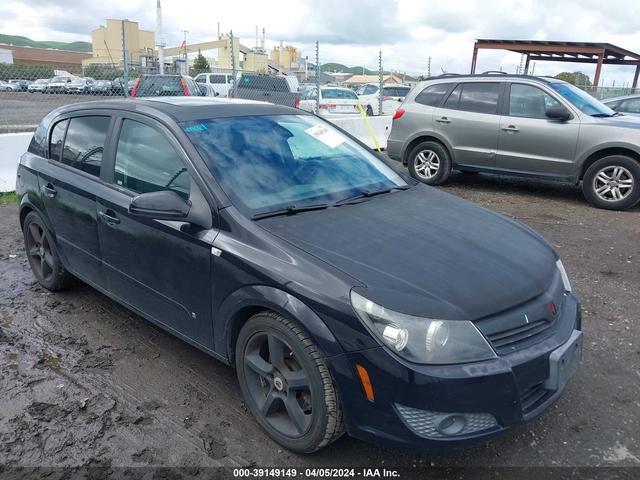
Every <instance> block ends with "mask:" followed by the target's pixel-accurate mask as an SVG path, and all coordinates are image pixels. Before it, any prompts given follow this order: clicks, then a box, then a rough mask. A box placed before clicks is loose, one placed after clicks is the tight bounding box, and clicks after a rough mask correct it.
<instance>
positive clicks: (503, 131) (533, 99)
mask: <svg viewBox="0 0 640 480" xmlns="http://www.w3.org/2000/svg"><path fill="white" fill-rule="evenodd" d="M507 91H508V94H507V101H506V102H505V105H504V115H503V116H502V117H501V118H500V136H499V142H498V157H497V161H496V167H497V168H499V169H505V170H510V171H515V172H521V173H531V174H536V175H551V176H571V175H572V173H573V171H574V168H573V165H574V157H575V151H576V144H577V142H578V134H579V131H580V121H579V119H578V117H577V116H575V115H574V118H571V119H569V120H567V121H565V122H560V121H557V120H551V119H549V118H547V116H546V114H545V113H546V110H547V108H549V107H559V106H564V104H563V103H562V102H561V101H560V100H559V99H558V98H557V97H555V95H552V94H550V93H548V92H546V91H544V90H542V89H541V88H539V87H537V86H535V85H531V84H526V83H512V84H510V85H508V86H507ZM567 108H568V107H567Z"/></svg>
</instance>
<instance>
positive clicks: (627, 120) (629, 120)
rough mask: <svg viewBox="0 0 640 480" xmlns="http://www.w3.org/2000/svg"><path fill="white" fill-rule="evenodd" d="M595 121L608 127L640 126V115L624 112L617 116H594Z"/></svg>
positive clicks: (635, 127) (636, 127)
mask: <svg viewBox="0 0 640 480" xmlns="http://www.w3.org/2000/svg"><path fill="white" fill-rule="evenodd" d="M593 123H597V124H599V125H603V126H608V127H622V128H634V129H638V128H640V117H636V116H634V115H629V114H626V113H625V114H623V115H620V116H617V117H602V118H597V117H596V118H594V119H593Z"/></svg>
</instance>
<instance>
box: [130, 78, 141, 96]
mask: <svg viewBox="0 0 640 480" xmlns="http://www.w3.org/2000/svg"><path fill="white" fill-rule="evenodd" d="M139 85H140V79H137V80H136V83H134V85H133V89H132V90H131V96H132V97H135V96H136V94H137V93H138V86H139Z"/></svg>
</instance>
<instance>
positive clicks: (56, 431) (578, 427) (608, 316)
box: [0, 174, 640, 478]
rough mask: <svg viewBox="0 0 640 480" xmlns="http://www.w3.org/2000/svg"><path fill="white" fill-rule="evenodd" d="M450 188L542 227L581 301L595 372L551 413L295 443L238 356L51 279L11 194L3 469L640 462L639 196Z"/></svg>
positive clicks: (485, 182)
mask: <svg viewBox="0 0 640 480" xmlns="http://www.w3.org/2000/svg"><path fill="white" fill-rule="evenodd" d="M443 188H444V190H446V191H448V192H450V193H453V194H455V195H459V196H461V197H464V198H467V199H470V200H472V201H475V202H478V203H480V204H482V205H485V206H487V207H489V208H492V209H494V210H497V211H499V212H501V213H504V214H506V215H508V216H510V217H514V218H516V219H518V220H521V221H523V222H524V223H527V224H528V225H530V226H531V227H533V228H534V229H536V230H538V231H539V232H541V233H542V234H543V235H544V236H545V237H546V238H547V240H548V241H549V242H551V243H552V244H553V245H554V246H555V248H557V250H558V251H559V252H560V254H561V255H562V258H563V260H564V263H565V266H566V268H567V270H568V271H569V274H570V276H571V278H572V280H573V284H574V288H575V289H576V290H577V292H578V293H579V295H580V296H581V298H582V301H583V309H584V322H583V325H584V330H585V344H584V346H585V350H584V358H583V365H582V368H581V370H580V371H579V372H578V374H577V376H576V377H574V379H573V380H572V381H571V382H570V384H569V385H568V387H567V389H566V391H565V394H564V396H563V397H562V398H561V399H560V401H559V402H558V403H557V404H556V405H555V406H554V407H552V408H551V409H550V410H549V411H548V412H547V413H545V414H544V415H543V416H542V417H541V418H539V419H537V420H536V421H534V422H533V423H530V424H527V425H524V426H521V427H519V428H516V429H514V430H512V431H511V432H509V433H507V434H505V435H503V436H501V437H499V438H496V439H494V440H491V441H490V442H487V443H481V444H478V445H476V446H474V447H471V448H467V449H464V450H458V451H455V452H453V453H451V454H449V455H440V456H433V455H422V456H419V455H413V454H406V453H403V452H397V451H393V450H388V449H381V448H378V447H376V446H373V445H369V444H365V443H362V442H360V441H356V440H353V439H351V438H348V437H343V438H342V439H340V440H339V441H337V442H336V443H335V444H333V445H332V446H331V447H329V448H327V449H325V450H323V451H321V452H319V453H317V454H314V455H310V456H298V455H294V454H291V453H289V452H287V451H283V450H282V449H280V448H279V447H278V446H277V445H276V444H274V443H273V442H272V441H270V440H269V439H268V437H267V436H266V435H265V434H263V433H262V432H261V430H260V429H259V428H258V426H257V425H256V423H255V422H254V421H253V419H252V418H251V416H250V414H249V413H248V411H247V409H246V408H245V406H244V404H243V402H242V400H241V396H240V390H239V388H238V386H237V383H236V378H235V373H234V371H233V370H232V369H231V368H229V367H226V366H224V365H222V364H221V363H218V362H217V361H216V360H214V359H212V358H210V357H208V356H207V355H205V354H204V353H202V352H200V351H198V350H196V349H195V348H193V347H191V346H189V345H187V344H186V343H184V342H182V341H180V340H178V339H176V338H174V337H172V336H171V335H169V334H167V333H164V332H163V331H161V330H159V329H157V328H155V327H154V326H152V325H151V324H149V323H147V322H146V321H144V320H143V319H141V318H140V317H138V316H136V315H134V314H132V313H130V312H129V311H127V310H126V309H124V308H123V307H121V306H119V305H118V304H116V303H115V302H113V301H111V300H109V299H108V298H107V297H105V296H103V295H101V294H100V293H98V292H96V291H95V290H93V289H92V288H90V287H87V286H80V287H78V288H75V289H73V290H71V291H68V292H65V293H57V294H52V293H49V292H47V291H46V290H44V289H43V288H41V287H39V286H38V285H37V284H36V283H35V282H34V280H33V277H32V275H31V272H30V271H29V268H28V265H27V260H26V258H25V255H24V252H23V245H22V237H21V232H20V229H19V226H18V224H17V208H16V206H15V205H4V206H0V465H2V464H4V465H9V466H43V465H44V466H75V465H98V466H109V467H117V466H128V467H131V466H144V465H149V466H176V465H180V466H214V467H215V466H255V465H260V466H265V465H278V466H337V467H346V466H378V467H387V468H395V467H409V468H420V467H427V466H471V467H481V466H485V467H494V466H514V467H529V466H546V467H553V466H572V467H575V466H640V319H639V318H638V317H639V315H638V313H639V312H640V295H639V294H638V292H639V290H640V270H639V266H640V242H639V241H638V240H639V239H640V208H637V207H636V208H635V209H633V210H631V211H627V212H609V211H604V210H597V209H594V208H591V207H589V206H588V205H586V203H585V202H584V200H583V199H582V196H581V193H580V191H579V190H578V189H577V188H576V187H573V186H571V185H563V184H554V183H546V182H538V181H531V180H526V181H525V180H514V179H508V178H503V177H492V176H486V175H462V174H459V175H454V176H453V177H452V179H451V181H450V183H449V184H448V185H447V186H445V187H443ZM425 215H428V212H425ZM0 471H1V469H0ZM633 472H635V473H637V474H639V475H640V467H638V468H637V469H633ZM625 478H627V477H625ZM636 478H637V477H636Z"/></svg>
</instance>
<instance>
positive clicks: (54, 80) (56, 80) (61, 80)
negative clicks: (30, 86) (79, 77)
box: [51, 77, 67, 83]
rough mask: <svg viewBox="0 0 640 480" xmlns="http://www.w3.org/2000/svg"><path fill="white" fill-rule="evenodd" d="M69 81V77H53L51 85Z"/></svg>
mask: <svg viewBox="0 0 640 480" xmlns="http://www.w3.org/2000/svg"><path fill="white" fill-rule="evenodd" d="M66 81H67V77H53V78H52V79H51V83H53V82H66Z"/></svg>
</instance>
